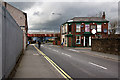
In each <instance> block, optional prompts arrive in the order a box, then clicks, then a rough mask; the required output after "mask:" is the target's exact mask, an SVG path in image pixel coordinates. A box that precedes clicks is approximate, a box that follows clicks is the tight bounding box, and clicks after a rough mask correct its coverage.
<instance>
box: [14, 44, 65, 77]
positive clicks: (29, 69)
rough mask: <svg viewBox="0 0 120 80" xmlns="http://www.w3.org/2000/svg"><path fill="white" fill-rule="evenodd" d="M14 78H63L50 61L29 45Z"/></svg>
mask: <svg viewBox="0 0 120 80" xmlns="http://www.w3.org/2000/svg"><path fill="white" fill-rule="evenodd" d="M14 78H63V77H62V76H61V75H60V74H59V73H58V72H57V70H56V69H54V68H53V67H52V65H51V64H49V63H48V61H47V60H46V59H45V58H44V57H43V56H42V55H40V54H39V53H38V51H37V50H36V49H35V48H34V47H33V46H32V45H29V46H28V48H27V50H26V51H25V53H24V56H23V58H22V60H21V62H20V65H19V67H18V69H17V72H16V74H15V76H14Z"/></svg>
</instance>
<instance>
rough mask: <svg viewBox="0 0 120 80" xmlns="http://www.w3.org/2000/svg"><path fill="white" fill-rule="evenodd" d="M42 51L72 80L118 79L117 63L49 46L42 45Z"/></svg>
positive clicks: (68, 49)
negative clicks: (84, 79)
mask: <svg viewBox="0 0 120 80" xmlns="http://www.w3.org/2000/svg"><path fill="white" fill-rule="evenodd" d="M36 46H37V45H36ZM40 50H41V51H42V52H43V53H44V54H46V55H47V56H48V57H49V58H50V59H52V60H53V61H54V62H55V63H56V64H57V65H58V66H59V67H61V68H62V69H63V70H64V71H65V72H66V73H67V74H69V75H70V76H71V77H72V78H118V62H117V61H113V60H108V59H105V58H102V57H97V56H91V55H90V54H84V53H83V52H81V53H80V52H77V51H76V52H75V51H71V49H70V48H63V49H62V48H60V47H59V46H54V45H49V44H42V45H41V48H40Z"/></svg>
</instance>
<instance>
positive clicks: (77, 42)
mask: <svg viewBox="0 0 120 80" xmlns="http://www.w3.org/2000/svg"><path fill="white" fill-rule="evenodd" d="M76 44H81V36H76Z"/></svg>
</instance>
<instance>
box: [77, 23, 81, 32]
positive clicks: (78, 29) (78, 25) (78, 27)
mask: <svg viewBox="0 0 120 80" xmlns="http://www.w3.org/2000/svg"><path fill="white" fill-rule="evenodd" d="M76 32H81V29H80V24H76Z"/></svg>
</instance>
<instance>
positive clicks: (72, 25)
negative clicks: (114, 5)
mask: <svg viewBox="0 0 120 80" xmlns="http://www.w3.org/2000/svg"><path fill="white" fill-rule="evenodd" d="M108 22H109V21H108V20H106V19H105V12H103V14H102V16H101V17H74V18H72V19H70V20H68V21H67V22H65V23H64V24H62V25H61V27H60V34H61V43H62V42H63V43H64V46H69V47H80V46H81V47H83V46H85V47H89V46H91V41H92V39H93V38H106V37H107V36H108Z"/></svg>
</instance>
